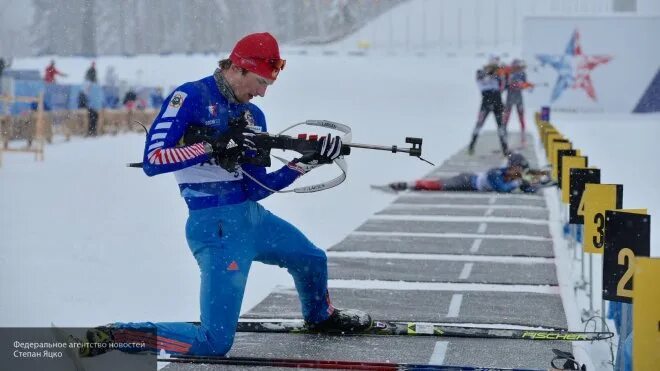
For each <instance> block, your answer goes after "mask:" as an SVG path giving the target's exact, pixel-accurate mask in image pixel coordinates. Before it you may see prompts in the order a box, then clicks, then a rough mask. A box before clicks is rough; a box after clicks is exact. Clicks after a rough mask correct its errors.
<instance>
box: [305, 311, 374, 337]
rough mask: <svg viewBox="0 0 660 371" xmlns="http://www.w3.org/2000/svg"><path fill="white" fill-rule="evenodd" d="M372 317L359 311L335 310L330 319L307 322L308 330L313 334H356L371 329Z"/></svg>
mask: <svg viewBox="0 0 660 371" xmlns="http://www.w3.org/2000/svg"><path fill="white" fill-rule="evenodd" d="M371 324H372V321H371V316H370V315H369V314H368V313H366V312H363V311H361V310H357V309H339V308H335V309H334V311H333V312H332V314H331V315H330V317H328V319H326V320H325V321H323V322H319V323H310V322H305V326H306V327H307V329H308V330H310V331H313V332H327V333H348V334H356V333H360V332H364V331H366V330H368V329H370V328H371Z"/></svg>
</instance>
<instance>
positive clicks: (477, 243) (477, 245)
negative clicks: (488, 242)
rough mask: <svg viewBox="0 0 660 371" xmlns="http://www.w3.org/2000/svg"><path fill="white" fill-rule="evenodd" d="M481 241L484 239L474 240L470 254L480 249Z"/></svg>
mask: <svg viewBox="0 0 660 371" xmlns="http://www.w3.org/2000/svg"><path fill="white" fill-rule="evenodd" d="M481 241H483V239H481V238H475V239H474V242H472V246H471V247H470V254H476V253H477V251H479V248H480V247H481Z"/></svg>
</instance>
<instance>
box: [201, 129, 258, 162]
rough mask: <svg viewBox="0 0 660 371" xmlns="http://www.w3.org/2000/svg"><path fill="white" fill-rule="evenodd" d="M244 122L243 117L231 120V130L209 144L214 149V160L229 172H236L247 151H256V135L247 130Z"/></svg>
mask: <svg viewBox="0 0 660 371" xmlns="http://www.w3.org/2000/svg"><path fill="white" fill-rule="evenodd" d="M243 120H244V119H243V117H240V118H237V119H232V120H230V122H229V129H228V130H227V131H226V132H225V133H223V134H222V135H221V136H220V137H218V138H217V139H214V140H212V141H211V143H209V144H211V148H212V149H213V154H212V156H213V158H214V159H215V160H216V162H217V163H218V165H220V166H221V167H223V168H224V169H226V170H229V171H233V170H236V168H237V167H238V166H239V165H240V164H241V162H242V160H243V158H244V157H245V155H246V152H247V151H250V150H252V151H256V146H255V144H254V141H253V140H252V139H253V138H254V136H255V133H254V132H253V131H252V130H249V129H247V128H245V124H244V121H243Z"/></svg>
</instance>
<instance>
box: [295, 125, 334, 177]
mask: <svg viewBox="0 0 660 371" xmlns="http://www.w3.org/2000/svg"><path fill="white" fill-rule="evenodd" d="M341 146H342V141H341V137H340V136H338V135H337V136H334V137H333V136H332V135H331V134H328V135H327V136H325V137H322V138H321V139H320V140H319V143H318V146H317V149H316V151H315V152H312V153H308V154H305V155H303V156H302V157H300V158H297V159H295V160H293V161H291V162H290V163H289V167H290V168H293V169H295V170H297V171H298V172H300V173H301V174H305V173H307V172H309V171H311V170H312V169H314V168H316V167H318V166H321V165H323V164H331V163H332V162H333V161H334V160H335V159H337V157H339V155H340V154H341Z"/></svg>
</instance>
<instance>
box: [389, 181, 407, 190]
mask: <svg viewBox="0 0 660 371" xmlns="http://www.w3.org/2000/svg"><path fill="white" fill-rule="evenodd" d="M388 186H389V187H390V189H391V190H393V191H395V192H399V191H405V190H406V189H408V183H406V182H394V183H390V184H388Z"/></svg>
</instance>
